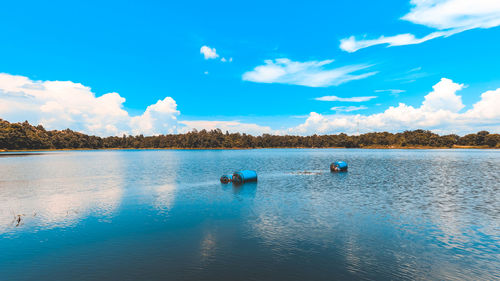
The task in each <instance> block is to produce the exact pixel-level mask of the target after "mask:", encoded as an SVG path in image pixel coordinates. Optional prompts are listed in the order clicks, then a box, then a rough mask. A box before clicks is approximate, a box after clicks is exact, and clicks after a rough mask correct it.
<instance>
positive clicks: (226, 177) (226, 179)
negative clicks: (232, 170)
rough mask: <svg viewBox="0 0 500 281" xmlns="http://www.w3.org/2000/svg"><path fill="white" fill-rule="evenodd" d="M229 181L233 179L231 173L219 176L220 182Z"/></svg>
mask: <svg viewBox="0 0 500 281" xmlns="http://www.w3.org/2000/svg"><path fill="white" fill-rule="evenodd" d="M231 181H233V175H223V176H222V177H220V182H221V183H230V182H231Z"/></svg>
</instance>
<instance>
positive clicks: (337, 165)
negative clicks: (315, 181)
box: [330, 161, 347, 172]
mask: <svg viewBox="0 0 500 281" xmlns="http://www.w3.org/2000/svg"><path fill="white" fill-rule="evenodd" d="M330 171H332V172H347V163H346V162H344V161H337V162H333V163H332V164H331V165H330Z"/></svg>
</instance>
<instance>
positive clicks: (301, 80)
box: [243, 58, 376, 87]
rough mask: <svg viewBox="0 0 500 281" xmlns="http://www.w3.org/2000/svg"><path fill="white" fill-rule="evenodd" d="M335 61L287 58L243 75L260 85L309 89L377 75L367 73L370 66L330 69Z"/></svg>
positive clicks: (268, 63)
mask: <svg viewBox="0 0 500 281" xmlns="http://www.w3.org/2000/svg"><path fill="white" fill-rule="evenodd" d="M332 62H333V60H323V61H306V62H296V61H291V60H290V59H287V58H280V59H276V60H266V61H265V64H264V65H259V66H257V67H255V68H254V69H253V70H252V71H248V72H246V73H244V74H243V80H246V81H252V82H258V83H281V84H292V85H302V86H308V87H328V86H336V85H340V84H342V83H346V82H348V81H352V80H359V79H363V78H366V77H369V76H372V75H374V74H376V72H365V73H361V74H354V73H355V72H358V71H360V70H364V69H366V68H368V67H370V65H349V66H343V67H337V68H331V67H328V66H330V65H331V63H332Z"/></svg>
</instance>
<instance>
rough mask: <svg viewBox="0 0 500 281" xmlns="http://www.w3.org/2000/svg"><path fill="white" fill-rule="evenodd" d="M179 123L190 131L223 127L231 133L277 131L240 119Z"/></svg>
mask: <svg viewBox="0 0 500 281" xmlns="http://www.w3.org/2000/svg"><path fill="white" fill-rule="evenodd" d="M179 123H181V124H183V125H186V127H184V128H182V130H181V132H183V133H185V132H189V131H192V130H193V129H196V130H203V129H205V130H215V129H221V130H222V131H223V132H226V131H228V132H230V133H238V132H240V133H243V132H244V133H247V134H251V135H262V134H273V133H276V132H275V131H274V130H273V129H271V128H270V127H268V126H260V125H257V124H252V123H241V122H239V121H205V120H196V121H179Z"/></svg>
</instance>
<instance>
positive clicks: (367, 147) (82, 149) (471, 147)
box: [0, 145, 500, 153]
mask: <svg viewBox="0 0 500 281" xmlns="http://www.w3.org/2000/svg"><path fill="white" fill-rule="evenodd" d="M250 149H366V150H369V149H387V150H396V149H405V150H418V149H433V150H435V149H480V150H483V149H490V150H497V149H500V148H498V147H489V146H485V145H481V146H468V145H455V146H453V147H435V146H366V147H246V148H240V147H235V148H228V147H206V148H182V147H161V148H159V147H141V148H130V147H129V148H125V147H124V148H72V149H69V148H63V149H21V150H5V149H0V153H8V152H41V151H99V150H250Z"/></svg>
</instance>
